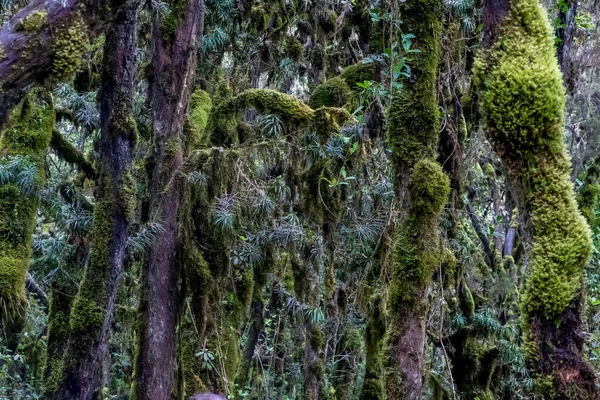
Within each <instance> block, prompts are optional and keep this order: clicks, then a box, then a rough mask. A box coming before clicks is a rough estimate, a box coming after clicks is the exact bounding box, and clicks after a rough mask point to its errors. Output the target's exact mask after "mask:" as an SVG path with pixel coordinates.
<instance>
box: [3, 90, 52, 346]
mask: <svg viewBox="0 0 600 400" xmlns="http://www.w3.org/2000/svg"><path fill="white" fill-rule="evenodd" d="M51 100H52V99H51V98H50V97H49V94H48V93H46V92H40V91H38V90H35V89H34V90H32V91H31V92H30V94H29V95H28V96H27V97H26V99H25V100H24V101H23V102H22V103H21V104H20V105H19V106H17V108H16V109H15V110H14V111H13V112H12V114H11V116H10V120H9V123H8V127H7V128H6V129H5V130H4V131H3V132H2V135H1V137H0V149H2V151H3V152H4V154H7V155H10V156H24V157H26V158H27V159H28V160H30V161H31V162H32V163H33V166H34V167H35V169H36V172H35V178H34V179H35V181H34V184H35V186H36V187H35V188H33V191H32V192H30V193H25V192H23V191H22V190H21V189H22V188H20V187H19V186H17V184H16V183H12V182H11V183H6V184H4V185H2V186H0V303H1V304H2V307H1V308H0V318H1V319H2V320H4V319H5V318H6V317H11V315H12V317H16V318H15V320H19V319H20V317H21V316H22V314H21V312H22V311H23V308H24V307H25V305H26V304H27V300H26V297H25V280H26V276H27V271H28V267H29V258H30V256H31V238H32V235H33V230H34V228H35V221H36V215H37V209H38V199H37V196H35V190H37V187H38V186H39V185H43V184H44V181H45V173H44V154H45V151H46V149H47V147H48V144H49V142H50V137H51V132H52V128H53V126H54V120H55V115H54V109H53V105H52V101H51ZM15 334H16V335H17V336H18V332H15Z"/></svg>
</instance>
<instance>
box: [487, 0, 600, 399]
mask: <svg viewBox="0 0 600 400" xmlns="http://www.w3.org/2000/svg"><path fill="white" fill-rule="evenodd" d="M491 3H494V2H491ZM485 15H487V18H486V22H487V24H488V26H487V28H486V32H487V40H485V39H484V43H486V44H487V48H486V49H485V50H484V51H482V52H481V54H480V55H479V57H478V59H477V61H476V63H475V79H476V83H477V85H478V86H479V88H480V89H481V91H482V103H483V109H484V111H485V115H486V119H487V129H488V134H489V136H490V138H491V139H492V141H493V143H494V145H495V148H496V151H497V152H498V154H499V155H500V156H501V157H502V160H503V162H504V163H505V164H506V165H507V167H508V171H509V174H510V177H511V179H512V180H513V181H514V182H516V183H517V185H519V187H520V189H521V191H522V193H523V199H522V201H523V202H524V205H525V209H526V210H527V211H528V212H529V214H530V218H531V227H532V228H531V230H532V232H531V233H532V237H533V244H532V249H531V260H530V265H529V269H530V272H529V276H528V278H527V281H526V287H525V291H524V294H523V296H522V299H521V312H522V315H523V316H522V329H523V336H524V341H525V345H524V347H525V352H526V355H527V357H528V359H529V363H530V367H531V368H532V370H533V371H534V377H535V384H536V385H535V387H536V391H537V393H538V394H539V395H542V396H544V397H545V398H560V399H563V398H564V399H566V398H569V399H584V398H585V399H592V398H597V397H598V389H597V387H596V385H595V377H594V373H593V371H592V370H591V369H590V367H589V366H588V365H587V364H586V363H584V362H583V361H582V359H581V347H582V344H583V335H582V333H581V332H580V316H579V310H580V301H581V281H582V273H583V270H584V267H585V264H586V262H587V261H588V258H589V256H590V252H591V249H592V241H591V237H590V229H589V228H588V226H587V224H586V222H585V219H584V218H583V217H582V216H581V214H580V212H579V211H578V209H577V204H576V201H575V195H574V191H573V185H572V183H571V182H570V179H569V172H570V168H571V163H570V159H569V157H568V155H567V153H566V149H565V145H564V142H563V125H564V108H565V90H564V88H563V82H562V76H561V73H560V71H559V68H558V63H557V60H556V49H555V46H554V35H553V31H552V28H551V27H550V24H549V22H548V16H547V13H546V10H545V9H544V7H543V6H542V5H541V4H540V3H539V2H538V1H537V0H511V1H510V2H498V4H491V6H490V7H489V9H488V11H487V12H486V13H485Z"/></svg>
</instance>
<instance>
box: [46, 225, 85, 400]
mask: <svg viewBox="0 0 600 400" xmlns="http://www.w3.org/2000/svg"><path fill="white" fill-rule="evenodd" d="M69 243H70V244H71V245H73V246H74V247H75V250H74V252H73V254H72V255H71V256H69V258H68V259H67V260H66V263H65V264H66V265H64V266H63V267H62V269H64V271H65V272H66V274H67V275H69V277H68V279H65V280H64V281H63V282H60V283H58V282H56V283H54V284H53V286H52V297H51V299H50V309H49V312H48V341H47V347H46V365H45V368H44V379H45V381H44V390H43V392H42V398H44V399H51V398H53V397H54V394H55V393H56V391H57V390H58V388H59V386H58V385H59V384H60V381H59V380H60V379H61V376H62V363H63V356H64V354H65V349H66V348H67V345H68V343H69V333H70V331H71V328H70V324H69V318H70V315H71V309H72V306H73V299H74V298H75V296H76V295H77V287H78V280H76V279H73V278H71V276H73V277H75V276H78V275H79V274H78V272H79V271H81V270H82V269H83V266H85V265H86V262H87V259H88V257H89V246H88V241H87V240H85V239H84V238H82V237H80V236H79V235H77V234H72V235H71V236H70V237H69Z"/></svg>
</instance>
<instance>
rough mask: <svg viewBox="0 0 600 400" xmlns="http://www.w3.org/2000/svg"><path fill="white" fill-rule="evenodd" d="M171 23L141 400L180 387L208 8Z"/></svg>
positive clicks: (153, 177)
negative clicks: (195, 92) (184, 222)
mask: <svg viewBox="0 0 600 400" xmlns="http://www.w3.org/2000/svg"><path fill="white" fill-rule="evenodd" d="M171 9H172V10H177V11H173V12H172V13H171V14H169V15H166V16H164V15H159V13H154V16H153V21H152V25H153V26H152V67H153V79H152V82H151V87H150V90H151V94H150V95H151V106H152V113H153V129H154V155H153V162H154V165H153V166H152V170H151V173H150V187H149V191H150V215H152V216H153V217H154V218H155V219H156V220H157V221H159V222H160V223H161V224H162V228H163V232H162V233H161V234H160V235H159V236H158V237H157V238H156V240H155V241H154V243H153V245H152V247H151V248H150V250H149V254H148V257H147V259H146V260H145V262H144V266H143V269H142V295H141V304H140V311H141V313H142V314H141V318H140V332H139V348H138V358H137V360H136V372H135V394H136V399H137V400H146V399H147V400H155V399H169V398H171V396H172V393H173V390H174V388H175V386H174V378H175V377H174V372H175V371H176V359H175V344H176V338H175V327H176V323H177V316H178V308H179V279H180V265H179V246H180V237H179V233H180V229H179V226H178V214H179V206H180V201H181V197H182V184H181V182H178V179H179V178H180V177H179V176H178V175H177V174H178V170H179V169H180V168H181V166H182V164H183V152H184V148H183V146H184V143H185V138H184V136H183V135H184V130H183V127H184V120H185V113H186V111H187V106H188V102H189V98H190V92H191V89H192V85H193V83H194V72H195V68H196V52H197V41H198V37H199V36H201V35H202V31H203V23H204V2H203V1H202V0H178V1H176V2H175V4H172V5H171Z"/></svg>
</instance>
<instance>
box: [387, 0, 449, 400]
mask: <svg viewBox="0 0 600 400" xmlns="http://www.w3.org/2000/svg"><path fill="white" fill-rule="evenodd" d="M399 8H400V13H401V18H402V21H403V28H402V29H403V30H405V31H406V32H411V33H413V34H414V35H415V36H416V38H415V42H414V48H417V49H419V50H420V53H416V56H415V57H414V59H412V60H411V66H413V68H412V71H411V77H410V78H409V79H408V81H407V82H406V84H405V89H404V92H403V93H402V96H398V97H396V98H394V99H393V100H392V104H391V107H390V111H389V115H388V124H389V125H388V126H389V129H388V141H389V143H390V146H391V148H392V154H393V159H394V164H395V174H396V177H395V185H396V193H397V195H398V197H399V200H398V201H399V204H400V207H401V209H400V212H401V214H403V215H404V216H403V220H402V226H401V228H400V230H399V232H397V233H396V237H395V239H394V244H393V249H392V261H391V266H390V267H389V274H390V283H389V288H388V298H387V309H388V310H389V324H388V327H387V330H386V333H385V338H384V348H385V351H384V353H383V354H384V356H383V357H382V363H383V383H384V385H383V387H384V391H385V395H386V397H387V398H389V399H415V400H417V399H420V398H421V389H422V376H423V353H424V348H425V317H426V313H427V291H428V288H429V284H430V283H431V278H432V276H433V273H434V272H435V270H436V269H437V268H438V267H439V265H440V264H441V262H442V258H443V247H442V245H441V241H440V238H439V234H438V219H439V216H440V213H441V211H442V209H443V207H444V204H445V203H446V201H447V197H448V194H449V191H450V183H449V179H448V177H447V176H446V175H445V174H444V172H443V171H442V167H441V166H440V165H439V164H438V163H437V162H436V161H435V158H434V156H435V149H436V146H437V141H438V135H439V111H438V105H437V98H436V83H437V67H438V62H439V57H440V46H441V32H440V31H441V19H442V3H441V1H439V0H416V1H409V2H406V3H401V4H400V6H399Z"/></svg>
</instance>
